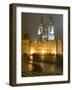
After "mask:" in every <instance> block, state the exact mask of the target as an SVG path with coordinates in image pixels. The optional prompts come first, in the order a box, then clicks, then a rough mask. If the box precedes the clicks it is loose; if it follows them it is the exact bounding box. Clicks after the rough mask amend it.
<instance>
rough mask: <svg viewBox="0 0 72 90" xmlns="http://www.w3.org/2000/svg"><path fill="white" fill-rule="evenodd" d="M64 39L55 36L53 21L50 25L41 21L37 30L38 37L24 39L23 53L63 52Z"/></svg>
mask: <svg viewBox="0 0 72 90" xmlns="http://www.w3.org/2000/svg"><path fill="white" fill-rule="evenodd" d="M62 47H63V45H62V41H61V40H60V39H56V38H55V32H54V24H53V22H52V21H50V23H49V24H48V25H45V24H44V23H43V19H41V23H40V25H39V27H38V30H37V39H36V40H35V41H30V40H29V39H26V38H25V39H23V40H22V54H24V53H26V54H29V55H32V54H34V53H36V54H63V49H62Z"/></svg>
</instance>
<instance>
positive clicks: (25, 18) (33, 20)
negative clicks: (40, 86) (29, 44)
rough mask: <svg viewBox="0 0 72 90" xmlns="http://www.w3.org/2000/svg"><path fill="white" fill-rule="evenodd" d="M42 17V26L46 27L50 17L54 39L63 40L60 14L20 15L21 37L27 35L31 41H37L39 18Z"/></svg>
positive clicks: (61, 16)
mask: <svg viewBox="0 0 72 90" xmlns="http://www.w3.org/2000/svg"><path fill="white" fill-rule="evenodd" d="M41 17H43V22H44V24H46V25H48V23H49V22H50V17H52V20H53V23H54V26H55V29H54V31H55V38H56V39H57V38H59V39H61V40H62V39H63V15H60V14H35V13H22V37H24V34H27V33H28V34H29V37H30V39H31V40H35V39H37V32H38V27H39V25H40V23H41V21H40V18H41Z"/></svg>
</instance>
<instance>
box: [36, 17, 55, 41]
mask: <svg viewBox="0 0 72 90" xmlns="http://www.w3.org/2000/svg"><path fill="white" fill-rule="evenodd" d="M40 21H41V23H40V25H39V28H38V33H37V36H38V40H39V41H42V40H46V41H47V40H55V35H54V24H53V19H52V17H50V22H49V23H48V25H46V24H44V22H43V17H41V18H40Z"/></svg>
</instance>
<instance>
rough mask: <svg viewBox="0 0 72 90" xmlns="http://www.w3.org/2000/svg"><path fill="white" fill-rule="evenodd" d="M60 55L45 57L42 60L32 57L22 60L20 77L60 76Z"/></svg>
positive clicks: (61, 60)
mask: <svg viewBox="0 0 72 90" xmlns="http://www.w3.org/2000/svg"><path fill="white" fill-rule="evenodd" d="M62 74H63V57H62V55H47V56H44V58H43V59H41V58H40V57H38V56H36V55H34V56H33V58H31V59H30V58H29V57H28V56H26V55H25V56H24V57H23V58H22V77H31V76H45V75H47V76H48V75H49V76H51V75H62Z"/></svg>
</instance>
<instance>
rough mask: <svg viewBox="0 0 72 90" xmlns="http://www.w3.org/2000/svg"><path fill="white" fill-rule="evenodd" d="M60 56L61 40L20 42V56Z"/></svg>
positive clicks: (61, 51)
mask: <svg viewBox="0 0 72 90" xmlns="http://www.w3.org/2000/svg"><path fill="white" fill-rule="evenodd" d="M23 53H26V54H29V55H32V54H34V53H36V54H62V53H63V50H62V42H61V40H51V41H50V40H49V41H32V42H30V41H29V40H25V39H24V40H22V54H23Z"/></svg>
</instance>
